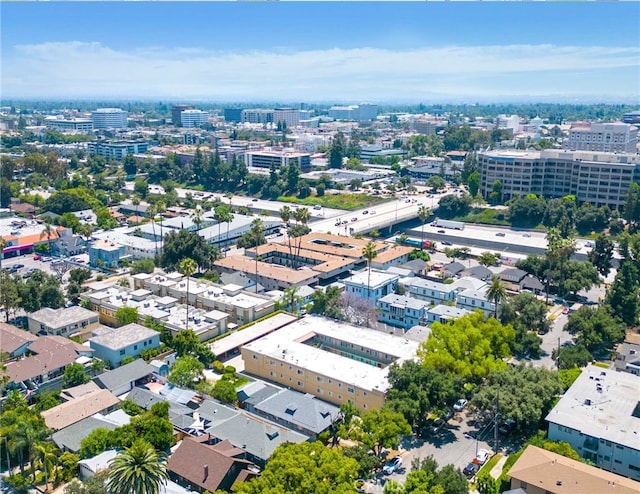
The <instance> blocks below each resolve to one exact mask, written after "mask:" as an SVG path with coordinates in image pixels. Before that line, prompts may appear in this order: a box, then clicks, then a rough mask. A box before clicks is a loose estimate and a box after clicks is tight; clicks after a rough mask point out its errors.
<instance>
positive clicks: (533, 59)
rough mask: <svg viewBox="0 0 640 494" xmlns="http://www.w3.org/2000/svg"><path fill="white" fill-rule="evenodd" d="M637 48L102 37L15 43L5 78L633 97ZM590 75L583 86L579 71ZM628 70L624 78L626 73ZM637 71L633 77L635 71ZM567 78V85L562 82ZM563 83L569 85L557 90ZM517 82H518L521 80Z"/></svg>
mask: <svg viewBox="0 0 640 494" xmlns="http://www.w3.org/2000/svg"><path fill="white" fill-rule="evenodd" d="M639 59H640V48H638V47H613V48H612V47H598V46H593V47H577V46H554V45H504V46H497V45H493V46H474V47H466V46H446V47H433V48H420V49H414V50H405V51H392V50H384V49H377V48H357V49H329V50H314V51H298V52H294V51H290V50H288V51H286V52H285V51H281V52H267V51H251V52H221V51H212V50H205V49H197V48H180V47H177V48H167V47H159V46H154V47H144V48H132V49H131V50H127V51H123V50H116V49H113V48H110V47H108V46H105V45H103V44H101V43H98V42H93V43H85V42H77V41H74V42H64V43H42V44H31V45H19V46H15V47H14V50H13V53H11V54H10V55H8V56H7V50H6V47H5V55H4V60H3V70H2V75H1V81H2V93H3V94H4V95H5V96H6V97H28V98H52V97H65V98H82V97H104V98H110V97H114V98H115V97H129V96H130V97H150V98H153V97H174V98H185V99H188V98H208V99H212V100H230V99H245V100H247V99H255V100H265V99H278V98H279V99H283V100H290V101H292V100H296V99H306V100H330V99H353V98H357V99H370V100H374V99H378V100H393V99H406V98H407V97H408V96H409V95H411V94H416V97H420V96H421V95H429V94H444V95H458V96H482V95H486V96H492V95H501V94H503V95H504V94H531V95H538V94H564V95H574V94H578V93H584V92H585V91H591V92H592V94H598V93H602V94H603V95H624V96H628V95H634V94H636V93H637V88H638V87H639V85H640V80H639V77H640V76H638V72H637V66H638V60H639ZM576 73H581V74H585V73H586V74H588V75H589V76H588V77H587V78H586V79H581V80H583V81H584V84H581V85H580V86H579V87H576V85H575V84H572V83H571V82H570V81H571V80H573V79H575V77H573V76H572V75H573V74H576ZM623 74H624V76H622V75H623ZM634 74H635V75H634ZM559 75H562V76H566V82H567V84H564V83H563V82H562V81H563V80H564V78H565V77H558V76H559ZM558 84H561V85H562V86H563V87H558ZM514 86H517V87H514Z"/></svg>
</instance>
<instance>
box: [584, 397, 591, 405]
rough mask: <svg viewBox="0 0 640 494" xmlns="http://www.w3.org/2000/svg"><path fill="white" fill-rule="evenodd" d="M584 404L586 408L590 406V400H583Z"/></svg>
mask: <svg viewBox="0 0 640 494" xmlns="http://www.w3.org/2000/svg"><path fill="white" fill-rule="evenodd" d="M584 404H585V405H587V406H591V400H590V399H589V398H587V399H585V400H584Z"/></svg>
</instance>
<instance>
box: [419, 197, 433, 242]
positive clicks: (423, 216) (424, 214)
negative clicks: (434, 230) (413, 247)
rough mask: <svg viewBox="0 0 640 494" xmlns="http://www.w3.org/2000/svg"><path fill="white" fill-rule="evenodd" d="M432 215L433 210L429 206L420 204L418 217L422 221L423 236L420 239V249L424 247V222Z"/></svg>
mask: <svg viewBox="0 0 640 494" xmlns="http://www.w3.org/2000/svg"><path fill="white" fill-rule="evenodd" d="M429 216H431V210H430V209H429V208H428V207H427V206H424V205H422V206H420V207H419V208H418V218H420V221H422V238H421V239H420V240H421V242H420V250H422V249H423V247H424V224H425V223H426V222H427V218H429Z"/></svg>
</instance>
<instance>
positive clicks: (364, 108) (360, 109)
mask: <svg viewBox="0 0 640 494" xmlns="http://www.w3.org/2000/svg"><path fill="white" fill-rule="evenodd" d="M329 116H330V117H331V118H335V119H336V120H358V121H366V120H375V119H376V117H377V116H378V105H372V104H370V103H363V104H361V105H349V106H332V107H331V108H329Z"/></svg>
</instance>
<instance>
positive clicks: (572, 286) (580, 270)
mask: <svg viewBox="0 0 640 494" xmlns="http://www.w3.org/2000/svg"><path fill="white" fill-rule="evenodd" d="M564 280H565V281H564V289H565V290H566V291H568V292H569V293H572V294H574V295H576V294H577V293H578V292H579V291H580V290H589V289H591V287H592V286H593V285H598V284H600V276H599V275H598V270H597V268H596V267H595V266H594V265H593V264H591V263H588V262H581V261H575V260H573V259H570V260H569V261H566V262H565V264H564Z"/></svg>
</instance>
